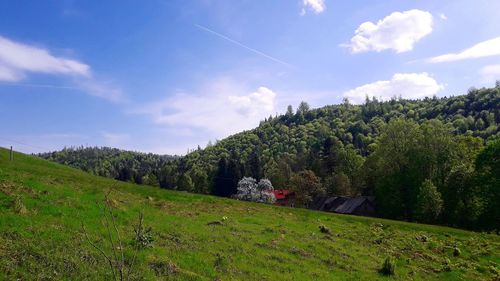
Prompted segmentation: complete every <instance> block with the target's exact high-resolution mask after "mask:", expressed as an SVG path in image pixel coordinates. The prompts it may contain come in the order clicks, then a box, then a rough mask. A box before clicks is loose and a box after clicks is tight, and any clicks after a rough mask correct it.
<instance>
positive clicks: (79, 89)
mask: <svg viewBox="0 0 500 281" xmlns="http://www.w3.org/2000/svg"><path fill="white" fill-rule="evenodd" d="M0 85H4V86H13V87H31V88H51V89H67V90H76V91H82V89H81V88H78V87H71V86H57V85H46V84H28V83H4V82H0Z"/></svg>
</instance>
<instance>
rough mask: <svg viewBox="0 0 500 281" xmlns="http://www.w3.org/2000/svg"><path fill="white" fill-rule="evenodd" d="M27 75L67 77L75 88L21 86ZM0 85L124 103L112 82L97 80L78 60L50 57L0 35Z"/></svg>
mask: <svg viewBox="0 0 500 281" xmlns="http://www.w3.org/2000/svg"><path fill="white" fill-rule="evenodd" d="M29 73H45V74H52V75H63V76H67V77H69V78H71V79H70V81H71V82H72V83H73V84H74V85H50V84H33V83H22V82H21V81H23V80H25V79H26V78H27V75H28V74H29ZM0 84H1V85H7V86H17V87H32V88H51V89H65V90H77V91H81V92H84V93H87V94H90V95H93V96H97V97H100V98H104V99H107V100H110V101H113V102H123V101H125V97H124V96H123V93H122V91H121V90H120V89H119V88H118V87H116V86H115V85H113V83H110V82H105V81H102V80H100V79H98V78H96V77H95V76H94V75H93V74H92V71H91V67H90V66H89V65H88V64H86V63H83V62H81V61H78V60H75V59H69V58H64V57H59V56H55V55H53V54H52V53H51V52H50V51H49V50H48V49H45V48H41V47H37V46H32V45H27V44H24V43H19V42H15V41H13V40H10V39H7V38H5V37H2V36H0Z"/></svg>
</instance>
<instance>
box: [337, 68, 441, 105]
mask: <svg viewBox="0 0 500 281" xmlns="http://www.w3.org/2000/svg"><path fill="white" fill-rule="evenodd" d="M443 88H444V85H442V84H439V83H438V82H437V81H436V80H435V79H434V78H433V77H431V76H430V75H429V74H428V73H426V72H423V73H396V74H394V75H393V76H392V79H391V80H381V81H376V82H373V83H369V84H365V85H363V86H360V87H357V88H355V89H352V90H349V91H347V92H345V93H344V97H346V98H349V99H350V100H351V101H353V102H355V103H362V102H363V101H364V100H365V98H366V97H367V96H368V97H370V98H371V97H376V98H379V99H382V100H388V99H390V98H392V97H399V96H401V97H403V98H409V99H418V98H423V97H429V96H433V95H435V94H436V93H438V92H439V91H441V90H442V89H443Z"/></svg>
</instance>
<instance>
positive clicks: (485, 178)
mask: <svg viewBox="0 0 500 281" xmlns="http://www.w3.org/2000/svg"><path fill="white" fill-rule="evenodd" d="M476 168H477V169H476V174H475V176H476V184H477V186H478V189H479V190H478V193H479V195H480V197H481V201H482V202H483V206H484V209H483V213H482V214H481V217H480V222H479V223H480V226H481V227H482V228H486V229H496V230H497V231H498V230H500V208H499V207H498V202H500V139H498V140H494V141H492V142H490V143H488V145H487V146H486V148H485V149H484V150H483V151H482V152H481V153H480V154H479V155H478V157H477V160H476Z"/></svg>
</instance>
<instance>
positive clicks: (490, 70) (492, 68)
mask: <svg viewBox="0 0 500 281" xmlns="http://www.w3.org/2000/svg"><path fill="white" fill-rule="evenodd" d="M479 74H480V75H481V76H482V80H483V81H484V82H485V83H489V82H495V81H496V80H500V64H494V65H487V66H485V67H483V68H481V70H480V71H479Z"/></svg>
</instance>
